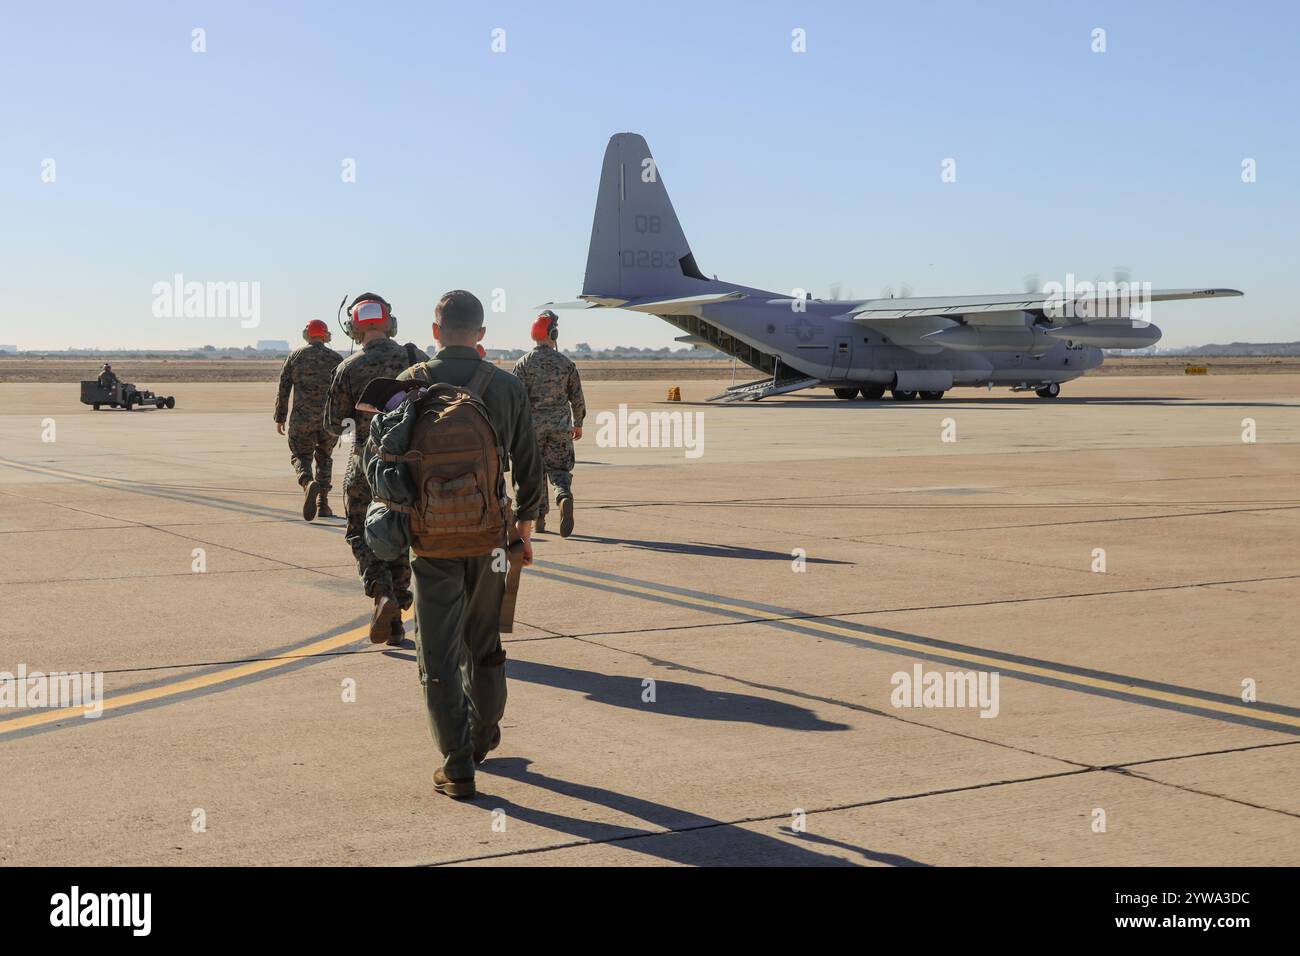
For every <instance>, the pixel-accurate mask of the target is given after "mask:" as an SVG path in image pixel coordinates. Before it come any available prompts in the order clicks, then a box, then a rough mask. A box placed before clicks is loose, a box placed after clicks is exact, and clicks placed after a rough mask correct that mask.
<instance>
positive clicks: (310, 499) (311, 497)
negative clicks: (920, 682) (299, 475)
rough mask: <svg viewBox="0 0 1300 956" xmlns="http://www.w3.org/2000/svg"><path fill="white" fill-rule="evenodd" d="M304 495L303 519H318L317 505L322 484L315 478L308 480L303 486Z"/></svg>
mask: <svg viewBox="0 0 1300 956" xmlns="http://www.w3.org/2000/svg"><path fill="white" fill-rule="evenodd" d="M302 489H303V493H304V497H303V499H302V520H303V521H315V520H316V505H317V503H318V502H319V501H320V486H319V485H318V484H316V482H315V480H312V481H309V482H307V484H305V485H303V486H302Z"/></svg>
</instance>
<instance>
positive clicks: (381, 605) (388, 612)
mask: <svg viewBox="0 0 1300 956" xmlns="http://www.w3.org/2000/svg"><path fill="white" fill-rule="evenodd" d="M394 621H396V622H397V623H398V624H401V622H402V606H401V605H400V604H398V603H397V598H395V597H393V596H392V595H391V594H380V595H377V596H376V597H375V610H374V612H373V613H372V614H371V615H370V643H371V644H385V643H387V642H388V640H389V639H390V638H392V636H393V622H394Z"/></svg>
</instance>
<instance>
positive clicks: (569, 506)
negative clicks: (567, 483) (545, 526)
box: [560, 498, 573, 538]
mask: <svg viewBox="0 0 1300 956" xmlns="http://www.w3.org/2000/svg"><path fill="white" fill-rule="evenodd" d="M571 534H573V499H572V498H565V499H564V500H563V501H561V502H560V537H561V538H567V537H568V536H569V535H571Z"/></svg>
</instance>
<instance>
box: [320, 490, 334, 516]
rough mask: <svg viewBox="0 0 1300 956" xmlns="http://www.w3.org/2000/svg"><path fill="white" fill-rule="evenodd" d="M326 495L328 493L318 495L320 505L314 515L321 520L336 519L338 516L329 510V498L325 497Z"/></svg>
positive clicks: (323, 492)
mask: <svg viewBox="0 0 1300 956" xmlns="http://www.w3.org/2000/svg"><path fill="white" fill-rule="evenodd" d="M328 494H329V492H326V491H322V492H321V493H320V503H319V504H318V505H317V506H316V514H317V516H318V517H321V518H337V517H338V515H336V514H335V513H334V512H333V511H331V510H330V502H329V498H328V497H326V496H327V495H328Z"/></svg>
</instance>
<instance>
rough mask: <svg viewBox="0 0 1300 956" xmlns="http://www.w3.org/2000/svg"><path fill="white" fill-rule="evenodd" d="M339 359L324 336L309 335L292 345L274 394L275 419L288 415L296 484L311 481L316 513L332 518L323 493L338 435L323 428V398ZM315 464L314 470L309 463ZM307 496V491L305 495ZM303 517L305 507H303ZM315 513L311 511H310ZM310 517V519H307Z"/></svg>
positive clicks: (282, 420)
mask: <svg viewBox="0 0 1300 956" xmlns="http://www.w3.org/2000/svg"><path fill="white" fill-rule="evenodd" d="M341 361H343V356H341V355H339V353H338V352H335V351H334V350H333V349H332V348H330V347H329V346H328V345H326V344H325V339H324V338H318V337H315V336H313V337H312V338H311V339H310V344H308V345H304V346H302V347H301V348H298V349H294V351H292V352H290V353H289V357H288V358H287V359H285V360H284V368H282V369H281V370H280V390H279V392H278V394H277V395H276V398H275V423H276V424H277V425H283V424H284V423H285V420H286V418H287V419H288V423H289V428H288V434H289V455H290V459H289V460H290V461H291V462H292V463H293V470H294V471H295V472H296V473H297V475H298V484H299V485H301V486H302V487H303V488H304V489H306V488H308V487H309V486H310V485H311V483H312V482H313V481H314V482H315V483H316V494H317V495H318V496H319V513H320V514H321V515H322V516H324V517H327V518H332V517H333V516H334V515H333V512H331V511H330V509H329V505H328V504H327V503H326V500H325V498H326V496H327V495H328V494H329V490H330V488H331V487H332V485H333V482H332V476H333V471H334V458H333V454H334V446H335V445H336V444H337V443H338V436H337V435H334V434H332V433H330V432H329V431H327V430H326V429H325V421H324V414H325V399H326V397H327V396H328V395H329V390H330V382H331V381H332V380H333V378H334V369H335V368H337V367H338V364H339V363H340V362H341ZM291 391H292V392H293V412H292V414H290V413H289V393H290V392H291ZM313 464H314V465H315V471H313V470H312V465H313ZM308 498H309V499H310V498H311V495H310V494H309V495H308ZM308 504H309V505H310V506H311V507H310V508H309V509H307V510H311V511H313V512H315V510H316V508H317V504H316V503H315V502H312V501H309V502H308ZM304 517H306V511H304ZM312 517H315V514H314V513H313V514H312ZM309 520H310V519H309Z"/></svg>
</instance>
